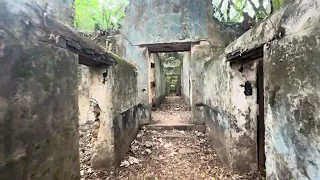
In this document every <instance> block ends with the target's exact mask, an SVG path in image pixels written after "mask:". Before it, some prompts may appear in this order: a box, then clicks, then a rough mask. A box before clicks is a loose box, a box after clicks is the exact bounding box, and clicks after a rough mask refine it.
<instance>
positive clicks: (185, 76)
mask: <svg viewBox="0 0 320 180" xmlns="http://www.w3.org/2000/svg"><path fill="white" fill-rule="evenodd" d="M190 58H191V53H190V52H184V53H183V59H182V67H181V96H182V98H183V99H184V102H185V103H186V104H187V105H188V106H190V104H191V101H190V89H191V87H190V86H191V84H190V78H191V76H190Z"/></svg>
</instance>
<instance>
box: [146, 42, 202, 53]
mask: <svg viewBox="0 0 320 180" xmlns="http://www.w3.org/2000/svg"><path fill="white" fill-rule="evenodd" d="M194 44H199V42H173V43H159V44H141V45H140V47H147V48H148V49H149V51H150V53H163V52H185V51H191V46H192V45H194Z"/></svg>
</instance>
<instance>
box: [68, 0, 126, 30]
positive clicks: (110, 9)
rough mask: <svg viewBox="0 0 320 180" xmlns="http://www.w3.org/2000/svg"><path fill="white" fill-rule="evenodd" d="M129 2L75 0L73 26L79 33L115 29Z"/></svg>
mask: <svg viewBox="0 0 320 180" xmlns="http://www.w3.org/2000/svg"><path fill="white" fill-rule="evenodd" d="M128 3H129V0H75V21H74V26H75V27H76V28H78V29H79V30H81V31H88V32H93V31H97V30H100V29H103V30H107V29H117V28H118V27H119V22H120V21H121V20H122V19H123V18H124V16H125V8H126V6H127V5H128Z"/></svg>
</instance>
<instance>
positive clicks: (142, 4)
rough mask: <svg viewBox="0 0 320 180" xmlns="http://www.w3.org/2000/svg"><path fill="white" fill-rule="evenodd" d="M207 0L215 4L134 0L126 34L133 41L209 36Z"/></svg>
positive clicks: (165, 0) (202, 37)
mask: <svg viewBox="0 0 320 180" xmlns="http://www.w3.org/2000/svg"><path fill="white" fill-rule="evenodd" d="M208 4H211V8H212V3H211V1H210V0H204V1H194V0H179V1H177V0H163V1H158V0H131V1H130V4H129V7H127V11H126V17H125V23H124V26H123V34H125V35H126V37H127V39H129V41H130V42H131V43H132V44H134V45H141V44H155V43H170V42H183V41H188V42H190V41H191V42H192V41H199V40H201V39H208V31H209V29H210V26H209V25H208V24H207V23H208V21H207V20H208V19H207V18H208V17H212V16H208V15H207V13H204V12H207V6H208ZM211 11H212V9H211ZM208 13H212V12H208Z"/></svg>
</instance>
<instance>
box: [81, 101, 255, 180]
mask: <svg viewBox="0 0 320 180" xmlns="http://www.w3.org/2000/svg"><path fill="white" fill-rule="evenodd" d="M152 113H153V114H152V115H153V122H154V123H159V124H162V125H167V126H170V125H181V124H183V123H188V122H189V120H190V116H191V113H190V111H189V108H188V106H187V105H185V104H184V103H183V100H182V99H181V98H180V97H177V96H168V97H166V99H165V100H164V102H163V103H162V104H161V106H160V107H159V108H158V109H157V110H156V111H154V112H152ZM91 126H92V125H89V124H87V125H86V126H85V127H82V128H81V130H80V136H81V139H80V157H81V159H80V161H81V176H82V177H81V179H82V180H106V179H110V180H124V179H128V180H140V179H141V180H144V179H150V180H151V179H152V180H154V179H158V180H162V179H168V180H174V179H186V180H194V179H210V180H215V179H221V180H236V179H246V180H250V179H259V178H258V175H257V174H256V173H249V174H247V175H244V176H240V175H238V174H234V173H232V172H231V171H230V170H228V169H227V168H225V167H224V166H223V165H222V164H221V162H220V160H219V157H218V156H217V154H216V153H215V152H214V150H213V149H212V148H211V147H210V144H211V143H210V142H209V140H208V139H207V138H206V136H205V134H203V133H201V132H198V131H178V130H147V129H146V128H144V127H143V128H142V130H140V132H139V134H138V135H137V138H136V139H135V140H134V141H133V142H132V143H131V148H130V150H129V152H128V153H127V154H126V156H125V158H124V160H123V161H122V163H121V165H120V166H119V167H117V168H116V170H115V171H112V172H107V171H96V170H93V169H92V168H91V167H90V153H91V152H90V149H91V146H92V144H91V136H92V135H91Z"/></svg>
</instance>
